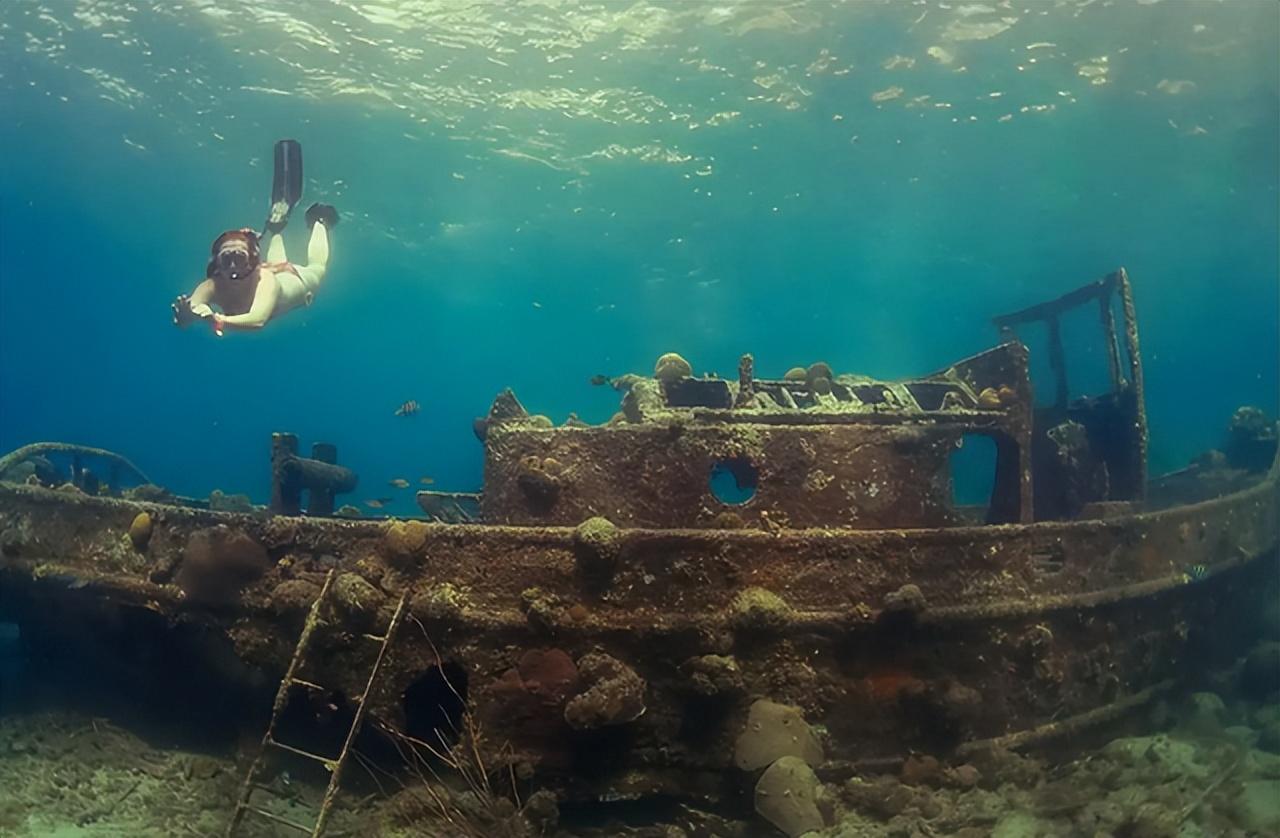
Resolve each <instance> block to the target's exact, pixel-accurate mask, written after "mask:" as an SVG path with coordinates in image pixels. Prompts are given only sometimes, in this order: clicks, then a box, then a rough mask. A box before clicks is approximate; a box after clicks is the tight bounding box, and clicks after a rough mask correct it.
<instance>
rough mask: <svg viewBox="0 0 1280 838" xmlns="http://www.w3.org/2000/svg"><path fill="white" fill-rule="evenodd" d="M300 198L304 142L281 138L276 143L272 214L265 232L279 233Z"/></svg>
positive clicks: (272, 182) (272, 180) (272, 181)
mask: <svg viewBox="0 0 1280 838" xmlns="http://www.w3.org/2000/svg"><path fill="white" fill-rule="evenodd" d="M300 200H302V144H301V143H299V142H298V141H297V140H280V141H278V142H277V143H276V148H275V173H274V174H273V176H272V178H271V214H270V216H269V217H268V219H267V224H266V228H265V231H264V232H266V233H278V232H280V231H281V230H283V229H284V225H285V222H286V221H287V220H288V218H289V213H290V212H292V211H293V207H294V205H295V204H297V203H298V201H300ZM281 205H283V207H282V206H281Z"/></svg>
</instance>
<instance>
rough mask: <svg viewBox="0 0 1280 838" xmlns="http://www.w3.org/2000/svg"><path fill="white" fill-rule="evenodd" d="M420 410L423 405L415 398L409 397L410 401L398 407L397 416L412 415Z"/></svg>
mask: <svg viewBox="0 0 1280 838" xmlns="http://www.w3.org/2000/svg"><path fill="white" fill-rule="evenodd" d="M419 410H422V405H420V404H418V403H417V402H415V401H414V400H413V399H409V401H407V402H405V403H404V404H402V405H400V406H399V407H397V408H396V416H412V415H414V414H415V413H417V412H418V411H419Z"/></svg>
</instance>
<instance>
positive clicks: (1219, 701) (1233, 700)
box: [0, 643, 1280, 838]
mask: <svg viewBox="0 0 1280 838" xmlns="http://www.w3.org/2000/svg"><path fill="white" fill-rule="evenodd" d="M1259 650H1263V651H1261V652H1260V653H1261V654H1266V655H1271V656H1272V657H1275V656H1276V655H1280V646H1278V645H1277V644H1275V643H1272V644H1262V645H1261V646H1260V647H1259ZM1259 650H1255V652H1258V651H1259ZM1266 650H1270V651H1266ZM1273 663H1274V661H1273ZM1244 677H1245V673H1244V671H1243V668H1242V667H1241V666H1237V667H1236V668H1235V669H1234V670H1233V671H1231V672H1228V673H1224V674H1223V675H1221V676H1220V677H1219V678H1218V679H1217V684H1218V685H1219V686H1220V688H1221V689H1222V690H1223V692H1222V694H1221V695H1219V694H1218V693H1214V692H1209V691H1204V692H1197V693H1192V694H1189V695H1186V696H1183V697H1182V698H1181V699H1179V700H1178V701H1177V702H1176V703H1174V704H1170V703H1165V702H1162V703H1159V704H1157V705H1155V706H1153V707H1152V708H1151V709H1150V711H1149V712H1148V714H1147V715H1146V717H1145V719H1144V720H1143V728H1144V729H1143V731H1142V732H1141V733H1140V735H1135V736H1130V737H1125V738H1119V739H1115V740H1112V741H1111V742H1109V743H1106V744H1103V745H1101V746H1100V747H1098V748H1095V749H1091V750H1089V751H1088V752H1086V753H1084V754H1079V755H1076V756H1075V758H1073V759H1071V760H1069V761H1065V762H1061V763H1058V764H1053V763H1051V762H1049V761H1046V760H1043V759H1036V758H1031V757H1027V756H1020V755H1016V754H1014V753H1011V752H1007V751H1005V752H997V753H994V754H991V755H988V756H987V757H985V758H984V759H983V760H978V761H975V762H971V763H965V764H960V765H943V764H939V763H938V762H936V761H935V760H933V759H932V758H930V757H922V758H918V759H917V758H913V759H911V760H908V762H907V763H906V765H905V766H904V767H903V768H902V769H901V771H900V772H898V773H896V774H892V775H881V776H874V775H873V776H858V777H854V778H851V779H849V780H847V781H845V782H843V783H841V784H839V785H830V784H829V785H827V786H824V787H823V788H822V790H821V794H820V798H821V800H820V803H821V808H824V809H826V810H827V812H826V814H827V817H828V819H829V822H830V823H831V825H829V826H827V827H825V828H824V829H822V830H819V831H815V832H812V833H808V834H809V835H811V836H813V838H881V837H882V836H884V837H885V838H887V837H888V836H894V838H924V836H944V835H947V836H964V837H965V838H980V836H998V837H999V838H1024V836H1025V838H1032V836H1045V838H1047V837H1048V836H1090V838H1098V836H1116V838H1119V836H1131V838H1144V837H1145V838H1158V837H1159V836H1169V838H1173V836H1178V837H1179V838H1198V837H1199V836H1231V837H1232V838H1246V836H1264V835H1275V834H1277V833H1278V832H1280V703H1277V702H1276V701H1275V700H1274V699H1275V696H1274V695H1271V696H1270V700H1269V701H1255V700H1251V699H1250V698H1248V697H1245V696H1243V695H1241V694H1239V693H1235V694H1234V695H1235V697H1232V696H1233V693H1232V692H1229V690H1234V689H1236V688H1237V686H1238V685H1239V684H1240V682H1241V681H1242V678H1244ZM1255 686H1256V685H1255ZM1222 696H1227V697H1226V698H1223V697H1222ZM242 768H243V766H239V765H237V764H236V763H235V762H234V761H233V760H232V759H231V758H229V757H228V756H225V755H216V754H209V753H196V752H191V751H185V750H174V749H166V748H161V747H156V746H153V745H151V744H148V742H147V741H145V740H144V739H143V738H142V737H141V736H140V735H139V734H138V732H135V731H131V730H126V729H123V728H121V727H118V726H117V725H115V724H113V723H111V722H110V721H107V720H105V719H100V718H93V717H90V716H86V715H83V714H81V713H76V712H51V711H46V712H34V713H20V714H11V715H8V716H6V717H4V718H2V719H0V789H3V790H4V793H3V794H2V795H0V835H3V836H11V838H50V836H58V838H73V836H74V837H75V838H80V837H81V836H83V838H91V837H92V836H125V835H128V836H136V838H150V836H155V837H156V838H171V837H172V836H183V835H193V836H214V835H220V834H221V833H222V830H223V828H224V824H225V822H226V818H227V815H228V813H229V812H230V809H231V806H232V801H233V799H234V795H235V792H236V788H237V785H238V782H239V779H240V773H241V770H242ZM445 773H447V772H445ZM410 776H411V775H410ZM444 779H446V780H448V779H449V778H448V777H445V778H444ZM272 783H273V784H274V786H275V787H276V790H277V791H278V792H279V796H278V798H277V799H276V800H275V801H274V802H273V803H272V806H273V807H274V811H276V812H277V813H278V814H281V815H283V816H286V817H289V818H290V819H294V820H298V821H303V822H308V821H309V820H310V819H311V818H313V817H314V815H315V811H316V808H317V806H318V804H319V800H320V797H321V794H322V792H323V789H322V787H321V786H320V785H318V784H317V783H314V782H311V781H309V780H308V779H306V778H300V777H290V776H289V775H288V774H287V773H283V774H278V775H276V776H275V777H274V778H273V780H272ZM363 784H365V785H369V786H370V787H371V788H375V789H377V788H378V787H379V786H381V787H382V792H381V793H378V792H375V793H370V794H367V795H348V796H347V797H346V798H344V800H343V803H342V805H341V806H340V807H339V809H338V811H337V813H336V815H335V818H334V821H333V826H332V828H331V829H330V830H329V832H328V833H327V834H328V835H330V836H334V838H339V836H344V835H347V836H350V835H356V834H359V835H361V836H362V838H375V837H376V838H383V837H385V838H401V837H402V836H410V835H413V836H428V838H455V836H471V835H485V836H493V838H518V837H519V838H532V837H533V836H542V838H604V836H628V837H629V838H694V836H708V838H721V837H723V838H764V837H765V836H773V835H779V834H781V833H779V832H777V831H775V830H774V829H773V828H772V827H770V826H768V825H766V824H763V823H762V822H761V821H760V820H759V819H758V818H749V817H745V816H744V813H736V814H737V817H735V816H734V815H735V813H729V814H726V813H713V812H707V811H699V810H696V809H694V808H691V807H688V806H686V805H682V804H676V805H665V806H658V807H655V808H654V809H653V810H652V811H651V812H650V813H648V814H646V812H645V811H644V809H643V808H633V809H630V810H629V811H627V813H626V816H625V818H623V817H612V816H609V815H607V814H604V815H602V814H601V813H599V812H595V813H591V814H590V815H584V814H583V813H581V812H574V811H570V810H565V811H558V810H557V809H556V807H555V805H554V804H551V805H550V806H547V805H532V804H530V805H526V806H525V807H524V811H523V812H516V811H515V807H514V806H497V807H494V806H492V805H489V806H487V807H486V806H484V805H481V804H480V803H479V802H478V801H477V800H476V799H475V795H474V794H472V793H470V792H461V793H459V792H458V791H457V790H456V789H455V790H454V791H453V792H449V791H444V790H441V789H437V790H436V794H441V795H445V796H446V797H448V799H450V800H451V801H452V803H451V804H450V807H449V808H450V811H452V812H453V813H454V817H455V818H468V823H466V824H465V825H464V824H462V823H461V822H458V823H452V824H451V823H444V822H442V821H441V820H440V819H439V817H438V813H437V807H436V806H435V805H434V804H433V803H432V800H434V799H437V798H436V797H435V796H434V795H433V794H432V793H430V792H428V791H427V790H426V787H425V786H419V785H416V784H415V782H414V781H413V780H412V779H410V778H409V777H406V776H405V775H401V776H400V777H398V778H393V777H392V776H391V775H382V774H380V773H379V772H377V770H376V769H374V771H372V772H371V773H370V774H369V775H368V776H367V777H365V778H364V780H363ZM450 795H451V797H450ZM541 803H542V804H545V803H546V801H541ZM495 812H496V813H498V814H499V815H500V816H501V815H504V814H505V815H507V816H506V817H499V818H497V819H495V818H494V817H493V813H495ZM646 821H647V822H646ZM272 829H273V828H271V827H264V826H261V825H258V824H251V825H249V828H248V829H247V830H246V831H245V833H244V834H246V835H257V836H268V835H274V834H277V833H276V832H273V831H272ZM275 829H278V828H275Z"/></svg>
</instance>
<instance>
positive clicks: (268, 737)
mask: <svg viewBox="0 0 1280 838" xmlns="http://www.w3.org/2000/svg"><path fill="white" fill-rule="evenodd" d="M333 578H334V571H333V570H330V571H329V574H328V575H327V576H326V577H325V580H324V586H323V587H322V588H321V589H320V595H319V596H317V597H316V599H315V602H313V603H311V610H310V611H309V612H308V613H307V620H306V622H305V623H304V624H303V626H302V634H301V635H299V637H298V645H297V646H296V647H295V648H294V650H293V659H292V660H291V661H289V668H288V670H286V671H285V674H284V678H283V679H281V681H280V688H279V689H278V690H276V699H275V703H274V704H273V705H272V707H271V721H270V723H268V725H267V732H266V733H265V734H264V735H263V737H262V744H261V745H260V746H259V748H258V754H257V756H255V757H254V760H253V763H252V764H251V765H250V766H249V771H248V772H247V773H246V774H245V778H244V784H243V785H242V786H241V788H240V796H239V799H238V800H237V801H236V808H235V812H233V813H232V815H231V822H230V823H229V824H228V825H227V831H226V838H234V836H235V835H236V833H237V830H238V829H239V827H240V824H241V822H242V821H243V820H244V816H245V815H246V814H249V813H253V814H255V815H257V816H259V817H261V818H265V819H267V820H269V821H273V822H275V823H278V824H281V825H283V826H287V827H290V828H291V829H294V830H296V831H298V832H303V833H306V834H308V835H310V836H311V838H319V836H320V835H321V834H322V833H323V832H324V829H325V826H326V825H327V824H328V821H329V812H330V809H332V807H333V802H334V800H335V799H336V798H337V796H338V786H339V784H340V783H341V781H342V769H343V767H344V766H345V765H346V762H347V757H348V756H350V754H351V745H352V743H354V742H355V739H356V736H357V734H359V732H360V726H361V725H362V724H363V723H364V716H365V710H366V702H367V700H368V698H369V693H370V692H372V690H373V686H374V683H375V682H376V681H377V678H378V672H379V670H381V669H382V662H383V661H384V660H385V659H386V656H387V649H388V648H390V646H391V641H392V639H393V638H394V637H395V633H396V629H398V628H399V627H400V622H401V620H402V619H403V617H404V613H405V606H406V604H407V603H408V600H409V595H408V593H407V592H406V593H405V594H404V595H402V596H401V597H400V602H399V603H398V604H397V605H396V610H395V614H394V615H393V616H392V617H391V623H390V625H388V626H387V631H386V633H385V634H383V635H381V636H378V635H372V634H365V635H362V637H364V638H366V639H368V640H372V641H374V642H375V643H381V644H382V646H381V648H380V649H379V650H378V657H377V659H376V660H375V661H374V662H373V669H372V670H370V672H369V680H368V681H366V682H365V686H364V692H362V693H361V694H360V697H359V698H358V699H357V700H356V713H355V718H353V719H352V720H351V728H350V730H348V731H347V738H346V741H344V742H343V743H342V751H341V752H340V753H339V754H338V758H337V759H326V758H325V757H322V756H319V755H318V754H313V753H310V752H309V751H304V750H302V749H301V748H295V747H293V746H292V745H288V744H286V743H284V742H280V741H277V740H276V738H275V729H276V722H277V721H279V720H280V715H281V714H282V713H283V712H284V708H285V706H286V705H287V704H288V703H289V690H290V688H292V687H294V686H298V687H304V688H306V689H309V690H317V691H323V690H325V689H326V688H325V687H323V686H321V685H320V684H315V683H312V682H310V681H304V680H303V679H301V678H299V677H298V676H297V672H298V670H300V669H301V668H302V666H303V663H304V659H305V658H306V652H307V646H308V645H309V644H310V642H311V638H312V636H313V635H314V633H315V630H316V627H317V626H318V625H319V624H320V622H321V619H320V611H321V609H322V607H323V606H324V602H325V599H326V598H327V597H328V595H329V591H330V589H331V588H332V587H333ZM269 748H276V749H279V750H281V751H286V752H288V753H291V754H294V755H296V756H300V757H305V758H306V759H310V760H314V761H315V762H318V763H320V764H321V765H323V766H324V767H325V769H327V770H328V771H329V787H328V788H327V789H325V793H324V799H323V801H322V802H321V803H320V813H319V814H318V815H317V817H316V822H315V825H314V826H307V825H306V824H301V823H298V822H296V821H291V820H289V819H288V818H283V817H281V816H279V815H276V814H273V813H272V812H268V811H267V810H266V809H263V808H260V807H258V806H254V805H252V804H251V803H250V798H251V797H252V796H253V793H254V792H255V791H257V790H258V789H263V790H265V791H271V788H270V787H268V786H265V785H263V784H261V783H259V782H258V777H259V775H260V774H261V773H262V771H263V769H264V768H265V766H266V762H267V750H268V749H269Z"/></svg>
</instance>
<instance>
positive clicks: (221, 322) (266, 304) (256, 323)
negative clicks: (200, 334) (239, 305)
mask: <svg viewBox="0 0 1280 838" xmlns="http://www.w3.org/2000/svg"><path fill="white" fill-rule="evenodd" d="M279 297H280V286H279V284H277V283H276V278H275V275H274V274H271V273H268V274H267V275H266V276H265V277H262V278H261V279H259V280H258V287H257V288H255V289H254V291H253V304H252V305H251V306H249V310H248V311H247V312H245V313H244V314H230V315H228V314H215V315H213V331H214V332H216V333H217V334H218V335H221V334H222V330H223V329H224V328H225V329H236V330H239V331H253V330H255V329H261V328H262V327H263V326H265V325H267V321H268V320H270V319H271V313H272V312H273V311H275V309H276V301H277V300H278V299H279Z"/></svg>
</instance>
